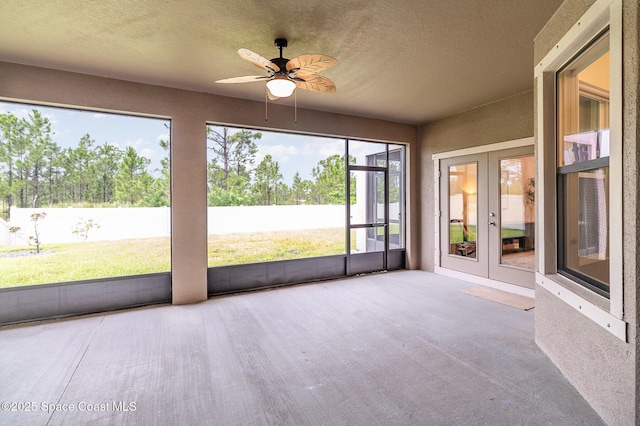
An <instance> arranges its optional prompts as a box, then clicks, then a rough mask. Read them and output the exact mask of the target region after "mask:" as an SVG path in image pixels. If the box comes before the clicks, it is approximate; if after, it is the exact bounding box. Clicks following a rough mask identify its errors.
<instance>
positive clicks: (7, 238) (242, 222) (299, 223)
mask: <svg viewBox="0 0 640 426" xmlns="http://www.w3.org/2000/svg"><path fill="white" fill-rule="evenodd" d="M34 213H46V216H45V217H44V218H43V219H41V220H39V221H38V223H37V225H38V231H39V235H40V241H41V242H42V243H44V244H48V243H67V242H77V241H82V240H83V238H82V236H81V235H77V234H74V233H73V231H74V229H76V228H77V227H78V226H79V225H82V224H83V223H86V222H87V221H89V220H92V221H93V223H95V224H96V225H98V226H99V227H94V228H91V229H89V231H88V234H87V239H86V241H103V240H120V239H130V238H151V237H168V236H170V235H171V209H170V208H168V207H145V208H45V209H21V208H15V207H12V208H11V221H10V222H5V221H2V222H0V245H17V246H21V245H26V244H27V241H28V240H29V236H33V235H34V222H33V221H32V220H31V215H32V214H34ZM207 215H208V216H207V226H208V233H209V234H232V233H245V232H269V231H287V230H301V229H326V228H340V227H344V222H345V206H340V205H337V206H335V205H329V206H327V205H322V206H306V205H302V206H238V207H209V208H208V211H207ZM10 227H19V228H20V230H19V231H18V232H16V233H11V232H9V228H10Z"/></svg>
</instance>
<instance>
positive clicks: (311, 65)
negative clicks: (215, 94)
mask: <svg viewBox="0 0 640 426" xmlns="http://www.w3.org/2000/svg"><path fill="white" fill-rule="evenodd" d="M274 44H275V46H276V47H277V48H278V49H280V57H279V58H273V59H271V60H268V59H266V58H264V57H262V56H260V55H258V54H257V53H255V52H252V51H251V50H249V49H239V50H238V55H240V57H241V58H242V59H244V60H245V61H248V62H251V63H252V64H253V65H255V66H257V67H259V68H263V69H265V70H266V71H267V75H247V76H243V77H232V78H225V79H223V80H218V81H216V83H251V82H254V81H263V80H266V81H267V96H268V97H269V99H271V100H275V99H278V98H286V97H287V96H291V94H292V93H293V91H294V90H295V88H296V87H298V88H300V89H305V90H311V91H314V92H323V93H334V92H335V91H336V85H335V84H333V82H332V81H331V80H329V79H328V78H326V77H322V76H319V75H316V73H317V72H319V71H322V70H325V69H327V68H329V67H332V66H333V65H335V64H337V63H338V61H337V60H336V59H335V58H332V57H330V56H325V55H318V54H311V55H309V54H307V55H300V56H298V57H297V58H293V59H287V58H283V57H282V49H284V48H286V47H287V39H286V38H277V39H275V41H274Z"/></svg>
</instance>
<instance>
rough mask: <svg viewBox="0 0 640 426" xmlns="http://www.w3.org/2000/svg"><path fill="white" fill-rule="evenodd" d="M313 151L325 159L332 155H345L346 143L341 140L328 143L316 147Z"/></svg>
mask: <svg viewBox="0 0 640 426" xmlns="http://www.w3.org/2000/svg"><path fill="white" fill-rule="evenodd" d="M313 149H314V151H313V152H314V154H316V155H320V156H322V157H324V158H326V157H330V156H332V155H344V141H343V140H339V139H338V140H334V141H326V142H324V143H322V144H321V145H320V146H314V147H313Z"/></svg>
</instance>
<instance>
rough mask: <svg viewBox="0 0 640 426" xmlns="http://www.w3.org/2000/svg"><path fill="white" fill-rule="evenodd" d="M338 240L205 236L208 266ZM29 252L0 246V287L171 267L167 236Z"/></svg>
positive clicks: (338, 232) (316, 251)
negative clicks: (34, 252) (207, 237)
mask: <svg viewBox="0 0 640 426" xmlns="http://www.w3.org/2000/svg"><path fill="white" fill-rule="evenodd" d="M344 239H345V232H344V229H342V228H336V229H322V230H306V231H285V232H272V233H253V234H230V235H210V236H209V241H208V248H209V250H208V257H209V260H208V265H209V266H210V267H211V266H223V265H234V264H242V263H255V262H265V261H271V260H284V259H296V258H302V257H312V256H326V255H332V254H341V253H344V251H345V250H344ZM354 245H355V241H354ZM31 250H33V247H7V246H0V288H3V287H16V286H24V285H32V284H45V283H54V282H65V281H77V280H84V279H95V278H106V277H117V276H127V275H136V274H146V273H152V272H164V271H169V270H171V260H170V253H171V249H170V240H169V238H168V237H165V238H145V239H131V240H119V241H100V242H84V243H68V244H43V245H42V247H41V250H42V253H40V254H37V255H36V254H31V253H30V251H31Z"/></svg>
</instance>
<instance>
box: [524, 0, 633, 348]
mask: <svg viewBox="0 0 640 426" xmlns="http://www.w3.org/2000/svg"><path fill="white" fill-rule="evenodd" d="M607 26H608V27H609V37H610V75H611V91H610V92H611V94H612V96H611V100H612V101H611V104H610V112H611V113H610V128H611V152H610V157H609V179H610V181H609V197H610V198H609V212H610V214H611V215H612V216H613V215H616V217H611V218H610V221H609V235H610V237H609V241H610V242H612V243H613V244H611V245H610V248H609V258H610V266H609V277H610V279H609V281H610V294H609V301H608V302H609V303H608V310H605V309H603V308H602V307H601V306H597V305H596V304H594V303H591V302H589V301H587V300H586V299H585V298H584V297H581V296H579V295H578V294H577V292H576V291H572V290H571V288H572V282H571V281H570V280H565V279H561V278H560V277H559V276H558V275H557V261H556V259H557V245H556V241H557V235H551V234H549V233H548V231H547V232H545V229H546V230H549V229H554V230H555V229H557V228H556V182H555V175H556V168H557V166H556V161H555V160H556V136H555V135H556V129H555V112H556V110H555V108H556V97H555V96H556V95H555V76H556V73H557V71H559V70H560V68H561V67H562V66H563V65H564V64H565V63H567V62H568V61H569V60H570V59H571V58H572V57H573V56H574V55H575V54H576V53H578V52H579V51H580V50H581V49H582V48H583V47H585V46H587V45H588V44H589V43H591V41H592V40H593V39H594V38H595V37H596V36H597V35H598V34H600V33H601V32H602V31H603V30H604V29H605V28H606V27H607ZM534 77H535V78H536V80H537V86H536V89H537V91H536V97H537V99H536V101H537V110H536V114H537V129H536V130H537V135H538V141H537V146H536V149H537V166H536V168H537V170H536V172H537V185H538V187H539V188H542V189H543V194H546V195H545V196H543V197H539V199H538V200H537V201H538V206H537V208H538V210H537V213H538V221H537V226H536V228H537V229H538V230H539V232H538V238H537V244H536V246H537V247H536V249H537V250H536V252H537V264H538V273H537V274H536V283H537V284H538V285H540V286H541V287H543V288H545V289H547V290H549V291H550V292H551V293H552V294H553V295H555V296H557V297H559V298H560V299H561V300H563V301H564V302H565V303H567V304H568V305H569V306H572V307H573V308H574V309H576V310H577V311H579V312H581V313H582V314H584V315H585V316H586V317H588V318H590V319H591V320H593V321H594V322H596V323H597V324H599V325H600V326H602V327H603V328H604V329H605V330H607V331H609V332H611V333H612V334H614V335H615V336H617V337H618V338H620V339H621V340H624V341H626V323H625V322H624V321H623V314H624V311H623V270H622V268H623V262H622V257H623V244H622V237H623V220H622V186H623V179H622V0H598V1H596V2H595V3H594V4H593V5H592V6H591V7H590V8H589V10H587V12H586V13H585V14H584V15H583V16H582V17H581V18H580V19H579V20H578V22H576V23H575V24H574V25H573V27H571V29H570V30H569V31H568V32H567V33H566V34H565V35H564V37H562V39H561V40H560V41H559V42H558V43H557V44H556V45H555V46H554V47H553V48H552V49H551V51H550V52H549V53H548V54H547V55H546V56H545V57H544V59H543V60H542V61H541V62H540V63H539V64H537V65H536V66H535V69H534ZM551 169H553V170H551ZM549 194H553V196H549ZM618 215H619V216H618ZM575 285H576V286H578V284H575ZM580 287H582V286H580ZM594 296H595V293H594ZM598 297H599V296H598Z"/></svg>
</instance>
